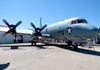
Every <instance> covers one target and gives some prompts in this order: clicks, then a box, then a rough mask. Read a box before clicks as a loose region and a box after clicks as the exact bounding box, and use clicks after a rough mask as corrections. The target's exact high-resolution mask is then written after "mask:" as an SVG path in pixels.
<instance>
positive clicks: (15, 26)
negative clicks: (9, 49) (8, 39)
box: [3, 19, 22, 36]
mask: <svg viewBox="0 0 100 70" xmlns="http://www.w3.org/2000/svg"><path fill="white" fill-rule="evenodd" d="M3 22H4V23H5V24H6V25H7V27H8V28H9V30H8V31H7V32H5V34H4V35H3V36H5V35H7V34H8V33H11V34H16V28H17V27H18V26H19V25H20V24H21V23H22V21H19V22H17V23H16V24H15V25H13V24H11V25H10V24H9V23H8V22H7V20H6V19H3Z"/></svg>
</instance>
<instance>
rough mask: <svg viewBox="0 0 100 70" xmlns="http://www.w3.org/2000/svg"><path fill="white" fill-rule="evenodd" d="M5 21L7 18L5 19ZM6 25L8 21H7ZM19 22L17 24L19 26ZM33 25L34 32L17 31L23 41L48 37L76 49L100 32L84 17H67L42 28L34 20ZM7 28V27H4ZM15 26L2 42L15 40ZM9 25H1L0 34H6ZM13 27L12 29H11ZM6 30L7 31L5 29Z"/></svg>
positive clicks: (36, 40)
mask: <svg viewBox="0 0 100 70" xmlns="http://www.w3.org/2000/svg"><path fill="white" fill-rule="evenodd" d="M3 21H4V22H5V20H3ZM5 23H6V25H7V26H8V27H9V25H8V24H7V23H8V22H7V21H6V22H5ZM19 23H21V22H18V23H17V24H16V25H15V26H18V25H19ZM31 26H32V27H33V28H34V29H33V33H19V32H18V33H17V35H18V36H20V37H19V38H21V37H23V38H21V39H23V42H29V41H30V40H31V42H35V43H36V42H38V41H39V39H40V38H42V40H45V38H44V37H46V38H48V37H49V38H52V39H55V40H64V41H65V42H66V43H68V45H73V47H74V48H75V49H77V48H78V45H80V44H82V43H83V41H86V40H87V39H93V38H95V37H96V35H97V33H98V31H99V30H98V28H97V27H95V26H93V25H91V24H89V23H88V22H87V20H86V19H84V18H79V17H75V18H70V19H66V20H64V21H60V22H58V23H54V24H51V25H48V26H47V25H44V26H43V27H41V28H37V27H36V26H35V25H34V24H33V23H32V22H31ZM4 28H5V29H4ZM12 28H13V27H10V30H8V32H7V35H6V36H4V38H3V37H2V38H3V39H2V41H1V40H0V43H12V42H13V34H12V33H10V32H9V31H13V30H14V29H12ZM7 29H8V28H7V27H4V26H0V36H2V35H3V34H5V32H6V31H7ZM11 29H12V30H11ZM4 30H5V31H4ZM8 33H9V34H8Z"/></svg>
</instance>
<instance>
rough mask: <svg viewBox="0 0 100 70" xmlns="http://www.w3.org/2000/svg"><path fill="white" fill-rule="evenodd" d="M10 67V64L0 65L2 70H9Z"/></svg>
mask: <svg viewBox="0 0 100 70" xmlns="http://www.w3.org/2000/svg"><path fill="white" fill-rule="evenodd" d="M9 65H10V63H9V62H8V63H5V64H0V70H5V69H6V68H8V67H9Z"/></svg>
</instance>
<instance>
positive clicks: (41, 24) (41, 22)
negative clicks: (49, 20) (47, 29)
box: [40, 17, 42, 28]
mask: <svg viewBox="0 0 100 70" xmlns="http://www.w3.org/2000/svg"><path fill="white" fill-rule="evenodd" d="M41 27H42V17H40V28H41Z"/></svg>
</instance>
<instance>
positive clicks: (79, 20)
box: [77, 19, 87, 23]
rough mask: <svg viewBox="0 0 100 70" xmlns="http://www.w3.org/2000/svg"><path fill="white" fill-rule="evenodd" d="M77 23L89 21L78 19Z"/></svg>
mask: <svg viewBox="0 0 100 70" xmlns="http://www.w3.org/2000/svg"><path fill="white" fill-rule="evenodd" d="M77 23H87V21H86V20H85V19H78V20H77Z"/></svg>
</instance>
